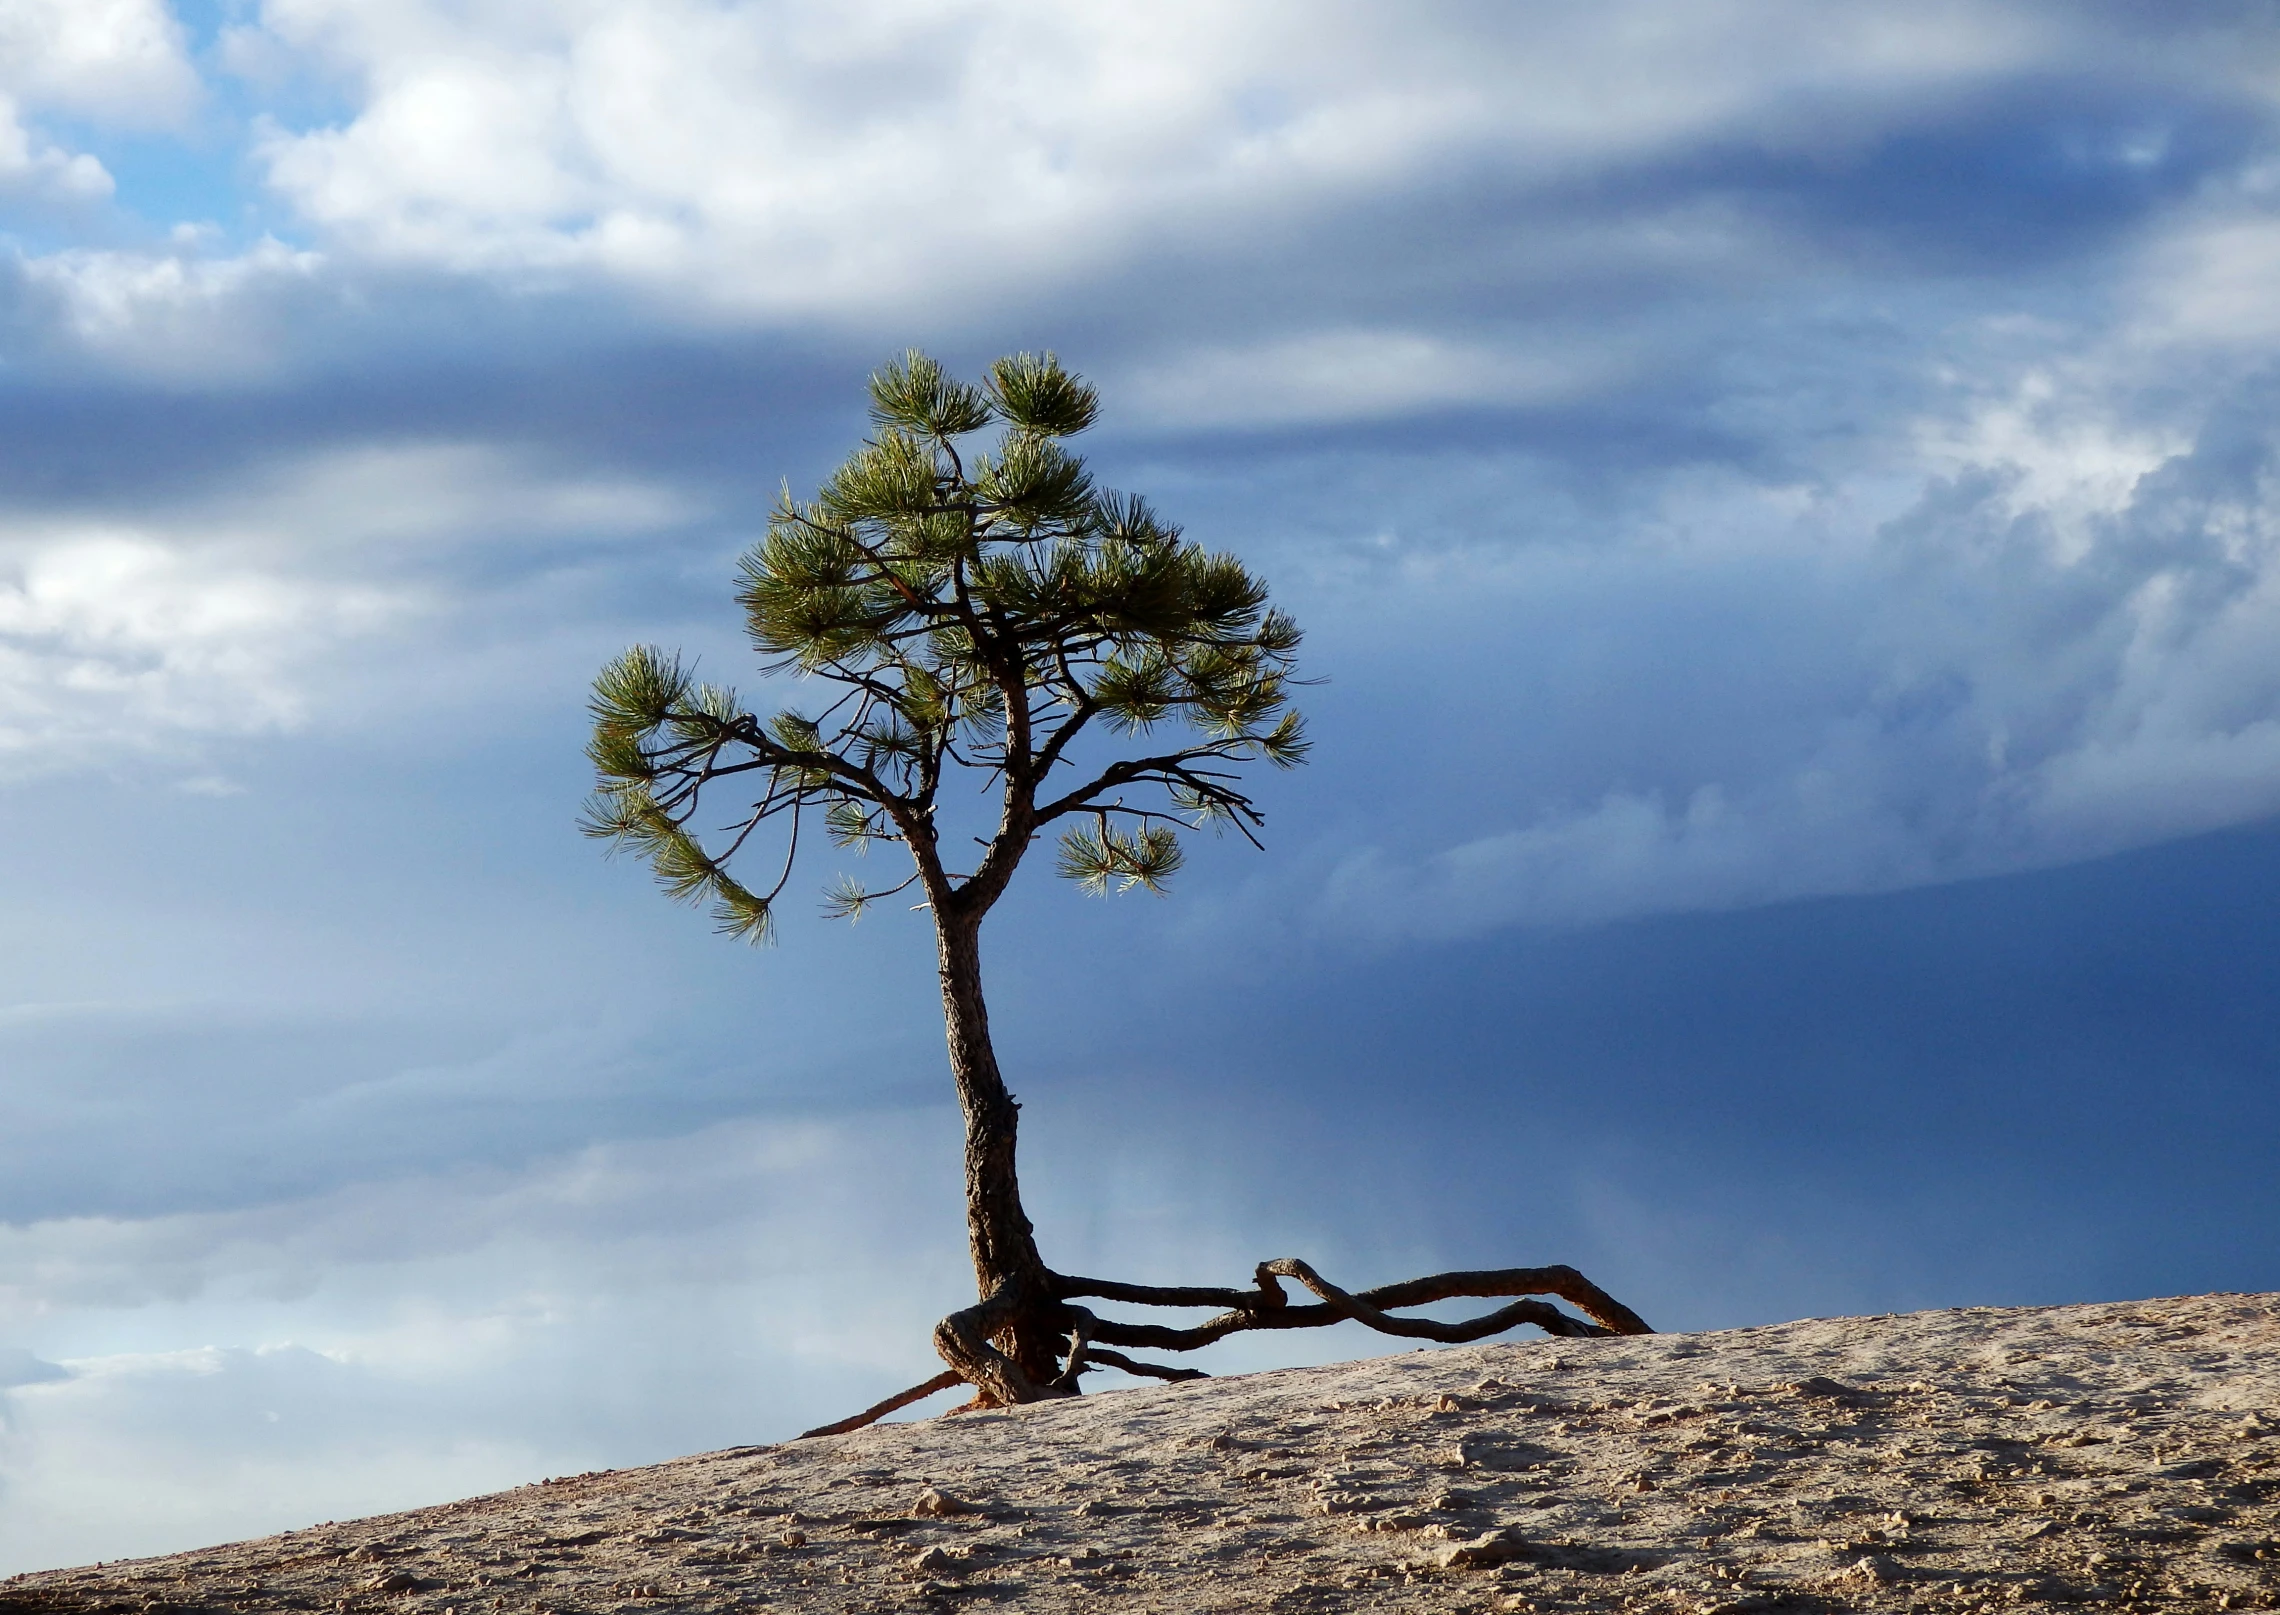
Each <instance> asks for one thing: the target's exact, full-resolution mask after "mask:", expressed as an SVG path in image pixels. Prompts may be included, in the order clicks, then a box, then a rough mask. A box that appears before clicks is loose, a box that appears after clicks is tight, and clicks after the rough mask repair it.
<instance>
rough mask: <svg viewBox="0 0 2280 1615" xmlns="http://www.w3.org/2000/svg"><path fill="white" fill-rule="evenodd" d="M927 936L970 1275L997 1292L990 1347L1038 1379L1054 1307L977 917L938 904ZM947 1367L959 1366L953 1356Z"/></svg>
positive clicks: (1055, 1356) (1044, 1370)
mask: <svg viewBox="0 0 2280 1615" xmlns="http://www.w3.org/2000/svg"><path fill="white" fill-rule="evenodd" d="M935 937H936V945H937V952H938V955H939V958H940V963H941V972H942V1018H943V1028H944V1031H945V1033H946V1034H947V1036H948V1039H949V1044H950V1074H951V1076H952V1077H953V1078H954V1079H955V1080H956V1082H957V1084H958V1105H959V1108H960V1109H961V1110H962V1111H963V1112H964V1113H965V1118H966V1235H967V1239H968V1241H969V1242H970V1244H971V1246H972V1249H973V1257H974V1282H975V1285H976V1287H977V1289H978V1290H979V1292H980V1295H981V1298H982V1299H983V1300H984V1301H988V1300H989V1299H990V1298H992V1297H993V1296H996V1297H1000V1298H1001V1309H1000V1310H1001V1315H1002V1317H1003V1320H1004V1321H1003V1323H1002V1325H1001V1326H1000V1327H998V1328H996V1329H993V1330H992V1331H991V1333H992V1334H993V1335H994V1337H995V1339H996V1342H997V1345H998V1349H999V1350H1001V1351H1003V1352H1004V1353H1005V1354H1006V1355H1007V1356H1008V1357H1010V1358H1012V1359H1013V1362H1014V1364H1015V1365H1016V1366H1017V1367H1018V1368H1019V1369H1020V1370H1021V1372H1022V1374H1023V1375H1024V1376H1026V1377H1027V1378H1028V1379H1029V1380H1030V1381H1031V1382H1032V1383H1033V1384H1034V1385H1035V1386H1038V1387H1043V1386H1045V1385H1047V1384H1049V1383H1050V1382H1051V1381H1052V1380H1053V1379H1054V1378H1055V1377H1056V1376H1057V1375H1058V1374H1059V1373H1060V1371H1061V1363H1060V1361H1059V1357H1060V1349H1061V1332H1060V1330H1059V1328H1058V1327H1057V1321H1058V1317H1059V1314H1060V1312H1061V1306H1060V1303H1059V1300H1058V1298H1057V1297H1056V1296H1055V1294H1054V1290H1053V1282H1052V1275H1051V1273H1050V1272H1049V1271H1048V1269H1047V1268H1046V1266H1045V1262H1044V1258H1043V1257H1041V1256H1039V1255H1038V1253H1037V1238H1036V1235H1035V1232H1034V1231H1033V1230H1032V1228H1031V1226H1030V1222H1029V1217H1028V1214H1027V1213H1026V1212H1024V1211H1023V1210H1022V1207H1021V1181H1020V1178H1019V1177H1018V1175H1017V1174H1016V1171H1015V1165H1014V1148H1015V1143H1016V1139H1017V1137H1018V1134H1019V1130H1020V1119H1021V1107H1020V1105H1018V1104H1017V1103H1015V1101H1014V1097H1013V1095H1012V1094H1010V1093H1008V1092H1007V1091H1006V1086H1005V1079H1004V1077H1003V1076H1001V1075H1000V1074H999V1072H998V1063H997V1052H996V1050H994V1049H993V1048H992V1047H991V1046H990V1016H989V1007H988V1005H987V1004H986V1003H985V1002H984V1000H983V998H982V960H981V918H980V916H978V915H971V914H965V913H959V912H955V911H953V912H950V913H942V912H939V911H938V912H937V913H936V916H935ZM944 1345H945V1355H951V1354H952V1353H953V1352H956V1351H957V1348H956V1346H955V1345H954V1344H952V1343H949V1342H945V1343H944ZM961 1355H962V1353H961ZM953 1365H954V1366H963V1365H960V1364H958V1363H957V1361H956V1357H955V1356H953ZM1048 1394H1049V1393H1048Z"/></svg>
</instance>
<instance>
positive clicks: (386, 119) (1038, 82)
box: [259, 0, 2052, 314]
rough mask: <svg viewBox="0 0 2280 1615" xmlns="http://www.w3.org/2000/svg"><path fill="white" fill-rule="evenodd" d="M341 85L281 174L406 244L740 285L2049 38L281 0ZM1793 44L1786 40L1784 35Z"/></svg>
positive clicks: (1492, 20) (1690, 122)
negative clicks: (342, 93)
mask: <svg viewBox="0 0 2280 1615" xmlns="http://www.w3.org/2000/svg"><path fill="white" fill-rule="evenodd" d="M262 26H263V27H264V29H265V30H266V31H267V35H268V37H269V38H270V40H272V41H274V42H275V44H276V45H277V46H278V47H281V48H282V49H284V50H286V51H288V52H290V53H292V54H293V55H294V56H296V57H297V58H299V59H302V60H305V61H308V62H311V63H316V64H322V66H323V68H324V69H325V70H326V71H328V72H329V73H330V74H331V75H333V77H334V78H335V80H336V81H338V82H341V83H343V84H346V85H348V86H350V87H351V88H350V91H349V93H350V96H351V99H352V100H353V101H354V103H355V110H354V112H353V113H352V114H351V115H350V116H348V117H347V118H345V119H343V120H342V121H340V122H338V123H336V124H331V125H324V126H315V127H307V128H288V127H285V126H283V125H277V126H273V127H272V128H271V129H270V130H269V132H268V134H267V136H266V138H265V139H264V140H263V141H262V143H261V146H260V149H259V157H260V160H261V162H262V163H263V164H264V165H265V166H266V170H267V173H268V176H269V180H270V183H271V185H272V186H273V187H274V188H275V189H276V190H277V192H278V193H280V194H281V195H283V196H284V197H286V198H288V199H290V200H291V202H292V203H293V204H294V205H295V206H296V207H297V208H298V209H299V210H300V211H301V212H302V214H303V215H304V216H305V217H306V218H308V219H309V220H310V221H312V222H313V223H315V224H317V225H320V226H322V227H323V228H324V229H325V230H327V231H329V232H331V233H332V234H333V235H334V237H335V238H336V239H338V240H339V241H341V242H343V243H345V244H353V245H354V246H355V247H356V248H357V249H359V250H361V251H364V252H370V253H376V254H379V255H382V256H384V257H388V258H393V259H408V260H412V261H416V262H421V263H429V264H440V265H444V266H448V267H450V268H454V269H460V270H472V271H480V272H486V273H491V272H497V273H506V274H510V275H527V274H531V273H541V274H543V273H549V272H559V271H564V270H572V269H577V270H590V271H597V272H600V273H602V274H605V275H609V276H619V277H624V278H627V279H630V280H632V281H635V282H638V283H644V284H648V285H651V286H654V287H657V288H659V289H661V290H668V291H672V292H675V293H678V294H686V293H688V292H692V291H693V292H695V293H696V294H698V296H699V297H700V298H701V299H703V300H705V301H706V302H708V303H709V304H711V305H712V306H713V307H715V308H718V309H726V310H741V311H758V312H764V313H783V312H806V313H824V314H831V313H845V312H850V311H854V310H860V309H869V308H876V307H878V306H880V305H881V304H883V303H894V304H899V305H901V306H904V307H910V306H913V305H914V304H923V306H926V307H928V308H932V309H954V308H972V307H976V306H980V305H982V304H985V303H991V302H1002V301H1004V300H1007V299H1009V298H1011V297H1015V296H1019V295H1021V294H1022V293H1023V292H1024V291H1029V290H1034V289H1035V288H1036V287H1037V286H1038V285H1040V284H1041V283H1046V282H1051V281H1056V280H1066V279H1068V278H1069V277H1072V276H1076V275H1081V274H1084V273H1087V272H1093V271H1098V270H1100V269H1103V268H1106V267H1109V266H1111V265H1114V264H1116V263H1118V262H1120V261H1122V260H1125V259H1128V258H1129V257H1130V256H1131V255H1132V254H1134V253H1136V252H1142V251H1149V250H1156V249H1160V248H1164V247H1167V246H1170V247H1177V248H1180V249H1183V250H1187V249H1200V250H1208V251H1211V252H1213V253H1222V252H1225V251H1228V250H1230V249H1232V250H1236V251H1240V250H1242V244H1243V243H1245V242H1249V241H1253V240H1256V239H1258V238H1259V237H1260V236H1261V235H1262V234H1266V235H1271V234H1273V233H1274V232H1275V231H1276V230H1277V229H1278V228H1279V224H1280V223H1281V222H1287V221H1289V220H1292V219H1294V218H1296V217H1299V216H1301V215H1303V214H1305V213H1307V212H1309V211H1311V210H1314V209H1317V208H1319V207H1320V206H1322V205H1324V204H1326V203H1334V202H1338V201H1350V200H1353V199H1355V198H1357V197H1361V196H1365V195H1374V194H1385V193H1388V192H1390V191H1393V190H1396V189H1398V188H1400V187H1403V186H1407V185H1414V184H1417V183H1419V182H1422V181H1428V180H1431V179H1433V178H1434V177H1436V176H1437V175H1439V174H1441V173H1443V172H1445V171H1446V170H1448V169H1449V168H1450V167H1451V165H1457V164H1463V163H1467V162H1475V161H1480V160H1488V161H1490V162H1493V163H1494V164H1496V165H1498V166H1499V167H1502V168H1507V169H1513V168H1516V169H1517V170H1518V171H1523V172H1529V173H1532V174H1535V175H1537V176H1539V177H1541V178H1544V179H1547V180H1553V179H1558V178H1560V177H1563V176H1565V175H1567V174H1570V173H1572V172H1574V171H1575V170H1576V169H1577V168H1578V167H1579V166H1581V167H1588V166H1589V165H1591V164H1595V163H1606V162H1611V161H1617V160H1620V159H1622V158H1624V157H1626V156H1630V155H1635V154H1639V153H1643V152H1646V151H1649V150H1652V149H1655V148H1656V147H1658V146H1660V145H1664V144H1670V143H1676V142H1682V141H1685V140H1689V139H1696V138H1699V137H1701V136H1702V135H1704V134H1706V133H1708V132H1711V131H1713V130H1718V129H1721V128H1726V127H1733V128H1736V129H1739V130H1740V131H1742V132H1743V133H1745V134H1746V135H1747V136H1748V137H1749V138H1754V139H1765V140H1769V141H1772V142H1774V143H1776V144H1779V145H1788V144H1792V143H1793V144H1795V145H1797V146H1799V147H1800V148H1805V149H1821V148H1823V147H1824V146H1825V143H1826V138H1827V131H1826V129H1824V128H1823V127H1821V126H1822V125H1824V124H1826V123H1827V122H1828V121H1829V120H1828V119H1827V118H1826V116H1825V115H1815V114H1811V113H1809V112H1805V111H1801V110H1799V106H1798V105H1792V103H1798V104H1800V105H1801V104H1803V103H1810V102H1813V101H1815V100H1820V101H1823V102H1826V101H1830V100H1836V99H1842V100H1843V101H1844V102H1845V103H1846V105H1847V107H1848V112H1849V115H1850V118H1851V121H1852V122H1853V123H1855V124H1856V125H1857V123H1858V121H1859V119H1860V118H1861V117H1863V116H1864V115H1871V112H1872V108H1873V106H1874V105H1875V104H1876V103H1877V102H1878V101H1879V99H1880V98H1886V97H1894V96H1900V95H1903V94H1905V93H1907V92H1909V91H1911V90H1914V89H1917V88H1920V87H1922V86H1924V85H1926V84H1932V83H1938V82H1942V81H1953V80H1957V79H1965V78H1969V77H1970V76H1972V75H1975V74H1984V73H1990V72H1994V71H1997V70H1999V69H2001V68H2004V67H2008V66H2012V65H2015V64H2017V63H2019V62H2021V61H2024V60H2027V59H2030V58H2031V57H2033V56H2034V55H2035V54H2036V53H2037V52H2047V51H2048V50H2049V49H2050V48H2051V44H2052V36H2051V32H2050V30H2048V29H2047V28H2045V27H2044V26H2043V25H2041V24H2040V23H2038V22H2037V21H2036V20H2035V19H2033V18H2032V17H2030V16H2026V15H2023V14H2021V13H2020V12H2019V11H2018V10H2017V8H2007V7H1995V6H1985V5H1973V4H1964V3H1958V0H1950V3H1947V4H1944V5H1938V6H1930V7H1918V8H1911V9H1910V11H1909V13H1908V14H1907V15H1906V16H1905V17H1902V16H1897V15H1861V16H1849V17H1847V18H1832V17H1830V16H1829V15H1828V13H1827V12H1826V10H1825V9H1824V8H1810V7H1777V8H1773V9H1772V10H1771V11H1768V9H1767V8H1765V7H1762V6H1761V7H1751V8H1741V7H1726V6H1703V7H1690V8H1686V9H1685V10H1684V11H1683V12H1677V13H1673V12H1672V11H1670V9H1669V8H1667V7H1660V6H1651V5H1645V4H1629V5H1622V6H1618V7H1616V8H1615V12H1614V14H1613V15H1610V14H1609V13H1608V11H1607V8H1600V9H1598V10H1596V11H1594V12H1592V13H1590V14H1588V15H1584V14H1578V13H1576V12H1574V11H1573V10H1572V8H1566V7H1554V6H1529V7H1519V8H1507V7H1498V8H1478V7H1470V6H1464V5H1455V4H1450V5H1442V6H1436V7H1430V8H1427V13H1426V14H1420V13H1419V12H1418V11H1417V10H1416V9H1415V8H1411V9H1410V10H1409V11H1406V12H1404V13H1402V14H1400V15H1399V16H1396V15H1394V14H1392V13H1389V12H1386V11H1384V10H1382V8H1376V7H1370V6H1366V5H1359V4H1338V5H1328V6H1325V5H1300V4H1296V3H1279V0H1278V3H1275V4H1268V5H1260V6H1250V7H1241V8H1232V9H1231V8H1228V7H1223V6H1210V5H1203V4H1194V3H1184V0H1183V3H1178V4H1170V5H1166V4H1154V5H1147V6H1140V5H1131V4H1118V5H1100V6H1088V7H1080V8H1075V9H1072V8H1069V7H1066V6H1055V5H1049V4H1044V3H1042V0H868V3H864V4H858V5H835V6H829V7H825V6H811V5H800V4H787V5H780V6H769V7H753V6H728V5H723V4H713V3H707V0H642V3H639V4H634V5H609V6H603V5H599V4H574V5H560V6H547V7H534V6H529V5H523V4H517V3H512V0H493V3H489V4H479V5H474V6H451V7H448V8H447V7H444V6H441V5H436V4H430V3H425V0H419V3H403V0H388V3H380V0H269V3H268V4H267V5H266V6H265V7H264V9H263V12H262ZM1776 41H1778V46H1779V48H1768V47H1770V46H1772V45H1773V44H1774V43H1775V42H1776Z"/></svg>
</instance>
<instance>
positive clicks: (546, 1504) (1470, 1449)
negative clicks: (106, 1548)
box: [0, 1295, 2280, 1615]
mask: <svg viewBox="0 0 2280 1615" xmlns="http://www.w3.org/2000/svg"><path fill="white" fill-rule="evenodd" d="M2075 1604H2092V1605H2104V1606H2109V1607H2113V1608H2119V1609H2141V1610H2203V1609H2208V1610H2224V1609H2259V1608H2265V1609H2268V1608H2276V1607H2280V1296H2238V1295H2219V1296H2198V1297H2192V1298H2188V1299H2184V1300H2174V1301H2151V1302H2138V1303H2128V1304H2121V1305H2096V1306H2076V1307H2055V1308H2034V1309H2015V1310H2001V1311H1998V1310H1986V1309H1975V1310H1967V1311H1952V1312H1930V1313H1920V1314H1916V1315H1914V1316H1910V1317H1889V1318H1839V1319H1829V1320H1818V1321H1811V1322H1805V1323H1793V1324H1783V1325H1779V1326H1776V1327H1770V1328H1761V1329H1742V1330H1734V1331H1730V1332H1727V1333H1721V1334H1703V1335H1658V1336H1652V1337H1647V1338H1634V1339H1620V1340H1591V1341H1573V1340H1566V1341H1550V1340H1547V1341H1527V1342H1520V1343H1515V1344H1507V1345H1490V1346H1476V1347H1469V1348H1465V1349H1462V1350H1452V1351H1430V1352H1414V1353H1410V1354H1408V1355H1406V1356H1400V1357H1391V1358H1383V1359H1379V1360H1376V1361H1372V1362H1363V1363H1353V1364H1348V1365H1344V1366H1341V1367H1336V1368H1324V1369H1304V1370H1293V1371H1289V1372H1285V1373H1277V1374H1262V1375H1254V1376H1249V1377H1245V1378H1239V1379H1218V1380H1206V1381H1201V1382H1198V1383H1195V1384H1189V1385H1172V1386H1164V1387H1160V1388H1157V1387H1150V1388H1145V1389H1137V1390H1127V1391H1118V1392H1114V1393H1111V1394H1105V1395H1095V1396H1089V1397H1086V1398H1083V1399H1081V1400H1078V1401H1072V1402H1057V1403H1048V1404H1045V1405H1042V1406H1038V1407H1031V1408H1024V1409H1020V1410H1017V1411H1013V1412H996V1413H981V1414H971V1415H967V1416H965V1417H962V1418H955V1419H943V1420H936V1421H932V1422H928V1423H921V1424H910V1425H889V1426H883V1427H879V1428H875V1429H871V1430H867V1431H862V1432H859V1433H857V1434H854V1435H850V1436H841V1437H837V1438H833V1439H828V1440H820V1441H811V1442H795V1443H788V1444H786V1445H783V1446H776V1447H746V1448H739V1449H735V1450H732V1451H728V1452H719V1453H711V1454H707V1455H705V1456H702V1457H696V1458H684V1459H681V1460H679V1461H677V1462H674V1463H668V1464H659V1465H657V1466H655V1467H653V1468H649V1469H635V1470H621V1471H616V1472H613V1473H608V1474H598V1475H578V1476H572V1477H567V1478H564V1479H561V1480H555V1481H549V1482H545V1483H543V1484H540V1485H534V1486H526V1487H523V1488H520V1489H519V1490H516V1491H511V1492H503V1493H500V1494H498V1495H496V1496H492V1497H482V1498H475V1499H472V1500H470V1501H467V1502H463V1503H453V1504H449V1505H446V1506H444V1507H441V1508H430V1509H422V1510H418V1511H416V1512H413V1513H408V1514H395V1515H388V1516H385V1517H382V1518H378V1519H370V1520H358V1521H353V1522H348V1523H344V1524H338V1525H327V1526H322V1527H318V1528H316V1529H313V1530H306V1531H293V1532H288V1533H286V1534H284V1535H281V1536H274V1537H266V1538H263V1539H261V1540H259V1541H255V1542H244V1543H238V1544H235V1545H232V1546H229V1547H223V1548H215V1549H211V1550H208V1551H205V1552H199V1553H188V1554H177V1555H174V1556H172V1557H169V1558H163V1559H145V1560H139V1561H132V1562H125V1563H120V1564H112V1565H104V1566H101V1567H99V1568H92V1569H81V1570H57V1571H45V1572H39V1573H36V1574H32V1575H25V1576H18V1577H15V1578H13V1579H11V1580H9V1581H7V1582H4V1583H0V1615H30V1612H33V1611H40V1612H56V1615H62V1612H71V1615H186V1612H191V1611H212V1612H215V1615H221V1612H225V1611H229V1612H247V1615H252V1612H266V1611H287V1610H326V1611H334V1610H340V1611H371V1612H383V1611H385V1612H391V1615H448V1612H456V1615H571V1612H583V1611H589V1610H593V1611H602V1610H607V1611H628V1612H631V1611H648V1610H657V1611H664V1610H692V1611H693V1610H705V1611H712V1610H723V1611H725V1610H729V1609H744V1608H750V1607H753V1606H761V1605H769V1606H778V1607H781V1608H784V1609H787V1610H793V1609H796V1610H800V1611H816V1612H838V1611H850V1612H852V1611H858V1610H861V1611H872V1610H879V1609H912V1610H921V1609H930V1610H952V1609H964V1608H969V1607H971V1608H980V1609H987V1608H992V1607H1009V1608H1019V1609H1031V1608H1041V1609H1063V1608H1069V1609H1118V1610H1129V1611H1133V1612H1140V1611H1148V1610H1179V1611H1218V1610H1324V1611H1332V1610H1349V1609H1351V1610H1363V1609H1367V1610H1449V1611H1483V1612H1485V1611H1491V1610H1496V1611H1505V1610H1510V1611H1523V1610H1546V1611H1549V1610H1570V1609H1578V1610H1580V1609H1601V1610H1618V1609H1620V1610H1640V1611H1672V1612H1685V1615H1709V1612H1712V1611H1719V1612H1725V1611H1735V1612H1738V1611H1744V1610H1758V1609H1766V1610H1771V1609H1795V1610H1905V1609H1912V1610H1937V1611H1950V1610H1952V1611H1967V1610H2010V1609H2018V1608H2035V1607H2043V1606H2056V1605H2075Z"/></svg>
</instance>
